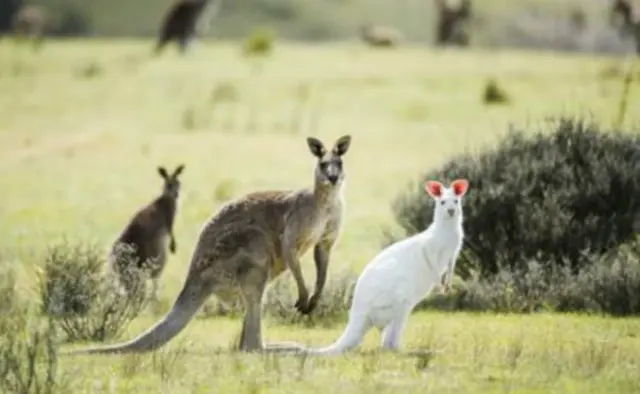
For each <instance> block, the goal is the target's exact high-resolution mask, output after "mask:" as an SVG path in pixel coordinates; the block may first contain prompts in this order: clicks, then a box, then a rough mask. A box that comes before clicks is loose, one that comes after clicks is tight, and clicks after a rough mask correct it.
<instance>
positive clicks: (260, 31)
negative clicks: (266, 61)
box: [242, 28, 275, 56]
mask: <svg viewBox="0 0 640 394" xmlns="http://www.w3.org/2000/svg"><path fill="white" fill-rule="evenodd" d="M274 42H275V34H274V32H273V31H272V30H271V29H267V28H257V29H255V30H254V31H253V32H252V33H251V35H250V36H249V37H247V39H246V40H245V41H244V43H243V46H242V49H243V52H244V54H245V55H247V56H266V55H269V54H270V53H271V51H272V50H273V45H274Z"/></svg>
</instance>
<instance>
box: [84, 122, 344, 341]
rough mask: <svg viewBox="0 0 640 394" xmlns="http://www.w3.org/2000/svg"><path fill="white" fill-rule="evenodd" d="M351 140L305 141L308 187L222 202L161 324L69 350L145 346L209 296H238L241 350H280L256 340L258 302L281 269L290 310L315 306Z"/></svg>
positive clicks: (173, 329) (336, 224)
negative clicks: (289, 289)
mask: <svg viewBox="0 0 640 394" xmlns="http://www.w3.org/2000/svg"><path fill="white" fill-rule="evenodd" d="M350 143H351V137H350V136H349V135H345V136H343V137H341V138H339V139H338V140H337V141H336V142H335V144H334V145H333V147H332V149H331V150H327V149H326V148H325V146H324V145H323V143H322V142H321V141H320V140H318V139H316V138H313V137H309V138H307V144H308V146H309V149H310V150H311V153H312V154H313V156H315V157H316V159H317V164H316V166H315V170H314V186H313V187H312V188H304V189H301V190H293V191H291V190H287V191H284V190H280V191H260V192H253V193H250V194H247V195H245V196H244V197H241V198H240V199H238V200H235V201H232V202H229V203H226V204H225V205H224V206H222V207H221V208H220V210H219V211H218V212H217V213H216V214H215V215H214V216H213V217H212V218H210V219H209V221H208V222H207V223H206V224H205V225H204V227H203V228H202V230H201V232H200V235H199V237H198V241H197V243H196V246H195V250H194V252H193V255H192V258H191V263H190V265H189V269H188V272H187V276H186V279H185V281H184V284H183V287H182V290H181V291H180V293H179V295H178V297H177V298H176V300H175V303H174V305H173V307H172V308H171V310H170V311H169V313H168V314H167V315H166V316H165V317H164V318H163V319H162V320H161V321H160V322H158V323H157V324H156V325H155V326H154V327H152V328H150V329H149V330H148V331H146V332H145V333H143V334H141V335H140V336H139V337H137V338H135V339H133V340H131V341H129V342H126V343H123V344H116V345H112V346H106V347H96V348H89V349H80V350H76V351H71V353H132V352H147V351H152V350H154V349H157V348H159V347H160V346H162V345H164V344H165V343H167V342H168V341H169V340H171V338H173V337H174V336H176V335H177V334H178V333H179V332H180V331H182V330H183V329H184V328H185V327H186V326H187V324H188V323H189V321H190V320H191V319H192V318H193V316H194V315H195V314H196V312H197V311H198V310H199V308H200V306H201V305H202V304H203V303H204V302H205V300H207V299H208V298H209V297H210V296H211V295H212V294H215V295H216V296H217V297H218V298H219V299H221V301H222V302H229V301H231V300H232V299H233V298H232V297H235V296H236V295H237V294H238V293H239V294H240V295H241V296H242V300H243V303H244V308H245V314H244V319H243V322H242V331H241V335H240V344H239V347H240V350H241V351H261V350H268V351H269V350H271V349H273V350H274V351H278V352H279V351H281V350H282V347H280V346H277V345H266V346H265V345H264V344H263V342H262V314H261V306H262V298H263V295H264V292H265V288H266V286H267V284H268V283H269V282H270V281H272V280H273V279H275V278H276V277H278V276H279V275H280V274H282V273H283V272H284V271H285V270H286V269H287V268H288V269H289V271H291V273H292V274H293V278H294V280H295V281H296V284H297V287H298V300H297V302H296V303H295V307H296V309H297V310H298V311H299V312H301V313H303V314H308V313H311V311H313V310H314V309H315V307H316V305H317V303H318V300H319V299H320V296H321V295H322V291H323V288H324V285H325V282H326V278H327V268H328V265H329V260H330V255H331V251H332V249H333V247H334V245H335V243H336V241H337V239H338V237H339V234H340V231H341V227H342V221H343V216H344V213H343V211H344V200H343V184H344V178H345V172H344V170H343V160H342V159H343V156H344V154H345V153H347V150H348V149H349V145H350ZM310 248H313V257H314V261H315V265H316V282H315V291H314V292H313V295H312V296H311V297H310V298H309V293H308V291H307V286H306V285H305V282H304V278H303V276H302V271H301V269H300V258H301V257H302V255H304V253H305V252H306V251H307V250H308V249H310ZM270 346H273V347H272V348H270Z"/></svg>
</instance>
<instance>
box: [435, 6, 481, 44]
mask: <svg viewBox="0 0 640 394" xmlns="http://www.w3.org/2000/svg"><path fill="white" fill-rule="evenodd" d="M458 3H459V4H458V6H457V7H456V6H454V5H451V4H450V1H448V0H436V5H437V7H438V22H437V30H436V45H459V46H467V45H469V36H468V33H467V32H466V31H465V29H464V27H465V24H466V23H467V22H468V21H469V20H470V19H471V17H472V11H471V0H459V2H458Z"/></svg>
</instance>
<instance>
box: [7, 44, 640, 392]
mask: <svg viewBox="0 0 640 394" xmlns="http://www.w3.org/2000/svg"><path fill="white" fill-rule="evenodd" d="M194 49H195V50H194V51H193V52H192V53H191V54H190V56H188V57H186V58H183V59H181V58H179V57H178V56H175V55H174V54H170V53H167V55H166V56H164V57H162V58H160V59H155V60H152V59H150V58H148V54H149V50H150V43H149V42H142V41H101V40H95V41H65V42H51V43H48V44H45V46H44V48H43V50H42V51H41V52H39V53H33V52H31V51H29V50H27V49H26V48H20V47H16V46H15V45H14V44H13V43H12V42H11V41H8V40H4V41H1V42H0V92H2V94H0V108H2V113H1V116H0V190H2V197H0V251H1V253H0V255H1V256H2V258H3V259H4V260H8V261H9V262H10V263H11V264H12V265H13V266H14V267H17V268H19V272H18V274H19V277H20V278H21V280H22V282H21V285H22V286H21V287H22V290H23V291H25V292H28V291H32V288H33V267H34V264H35V263H37V262H38V261H41V260H40V259H41V257H42V255H43V253H44V252H45V251H46V247H47V246H48V245H49V244H50V243H52V242H55V241H57V240H60V239H62V237H67V238H70V239H72V240H86V241H96V242H99V243H100V244H101V245H104V248H105V251H106V249H107V247H108V246H109V244H110V243H111V241H112V240H113V239H114V238H115V237H116V236H117V234H118V232H119V231H120V230H121V229H122V227H123V226H124V225H125V224H126V221H127V220H128V219H129V217H130V215H131V214H132V213H133V212H134V211H135V210H136V209H138V208H139V207H140V206H141V205H142V204H146V203H147V202H149V201H150V200H151V199H152V198H153V197H154V196H155V195H156V194H157V193H158V192H159V191H160V187H161V179H160V177H159V176H158V175H157V173H156V172H155V167H156V166H157V165H160V164H162V165H167V166H171V167H173V166H174V165H176V164H177V163H184V164H185V165H186V168H185V171H184V176H183V191H184V195H183V199H182V204H181V207H180V210H179V213H178V216H177V219H176V223H175V233H176V237H177V242H178V253H177V254H176V255H172V256H171V257H170V261H169V265H168V268H167V271H166V274H165V275H164V277H163V278H162V283H161V286H162V288H161V291H162V297H163V299H164V301H163V303H164V304H165V305H166V307H167V308H168V306H169V305H170V303H171V302H172V300H173V298H174V297H175V295H176V294H177V292H178V290H179V287H180V285H181V284H182V280H183V278H184V276H185V273H186V270H187V267H188V263H189V258H190V254H191V251H192V249H193V247H194V243H195V239H196V237H197V235H198V232H199V230H200V228H201V227H202V225H203V224H204V222H205V221H206V220H207V219H208V218H209V217H210V216H211V215H212V214H214V213H215V212H216V210H217V208H218V207H219V206H220V204H222V202H223V201H224V200H225V199H227V198H235V197H238V196H240V195H242V194H243V193H246V192H248V191H252V190H257V189H265V188H297V187H303V186H308V185H310V184H311V181H312V169H313V165H314V160H313V158H312V156H311V154H310V153H309V151H308V149H307V146H306V143H305V140H304V139H305V137H306V136H307V135H316V136H318V137H319V138H321V139H322V140H324V141H326V142H327V143H329V142H330V141H331V140H333V139H334V138H337V137H338V136H340V135H342V134H345V133H350V134H352V136H353V143H352V147H351V150H350V151H349V153H348V154H347V155H346V163H345V170H346V171H347V185H346V192H345V194H346V202H347V212H346V215H347V218H346V223H345V228H344V232H343V235H342V237H341V239H340V240H339V243H338V245H337V247H336V250H335V253H334V255H333V258H332V264H331V268H330V269H331V272H332V273H336V272H338V271H340V270H342V269H345V268H349V267H351V268H352V269H353V270H356V271H359V270H360V269H362V267H363V266H364V265H365V264H366V263H367V261H368V260H369V259H370V258H372V257H373V256H374V255H375V253H376V252H377V251H378V250H379V248H380V245H381V242H382V231H383V230H384V229H387V228H389V229H391V230H392V231H393V230H397V228H396V227H395V224H394V223H393V218H392V214H391V201H392V200H393V198H394V197H395V196H396V195H397V194H398V192H400V191H401V190H402V188H403V187H404V186H405V185H406V183H407V182H409V181H412V180H413V179H414V178H415V177H416V175H417V174H418V173H420V172H422V171H423V170H426V169H428V168H432V167H434V166H437V165H439V164H441V163H443V162H445V161H446V160H448V159H450V158H451V157H452V156H453V155H455V154H458V153H462V152H465V151H477V150H479V149H481V148H482V147H485V146H490V145H491V144H492V143H494V142H495V141H496V139H497V138H499V137H500V135H502V134H503V133H505V132H506V131H507V129H508V124H509V123H511V122H515V123H516V124H518V125H530V126H532V127H533V128H535V126H537V125H539V123H540V122H542V121H543V120H544V118H545V117H546V116H553V115H560V114H576V115H589V116H592V117H593V118H594V119H597V120H598V121H600V122H602V123H605V124H608V123H611V122H613V121H614V120H615V117H616V115H617V109H618V101H619V94H620V92H621V91H622V89H623V87H622V77H621V76H617V75H616V70H618V69H624V67H623V64H622V62H623V60H621V59H610V58H605V57H593V56H591V57H590V56H586V55H571V56H569V55H564V56H560V55H557V54H551V53H532V52H517V51H511V52H500V53H496V52H486V51H457V50H440V51H435V50H434V51H432V50H428V49H425V48H420V47H406V48H403V49H401V50H396V51H372V50H369V49H366V48H364V47H362V46H359V45H352V44H342V45H338V44H334V45H315V46H305V45H302V44H292V43H280V42H279V43H278V44H277V45H276V47H275V50H274V52H273V54H272V56H271V57H269V58H267V59H266V60H265V62H264V63H263V64H256V63H255V60H249V59H246V58H245V57H243V56H242V52H241V46H240V44H239V43H220V44H216V45H214V44H213V43H207V42H204V43H202V44H201V45H199V46H198V47H196V48H194ZM259 70H262V71H259ZM489 78H495V79H496V80H497V81H498V83H499V85H500V86H501V87H502V88H504V89H505V90H506V92H507V93H508V94H509V96H510V99H511V101H510V103H509V104H508V105H492V106H485V105H484V104H483V102H482V95H483V91H484V86H485V82H486V80H488V79H489ZM634 83H635V86H632V88H631V97H630V99H629V103H628V108H638V107H639V106H640V89H637V85H638V78H636V80H635V82H634ZM221 87H222V88H221ZM221 91H223V92H224V94H222V93H220V92H221ZM214 92H216V93H215V94H214ZM214 96H215V97H217V99H216V100H213V99H212V97H214ZM639 119H640V118H638V115H637V114H634V113H633V112H631V111H630V112H629V114H628V116H627V119H626V124H627V126H629V125H637V123H638V120H639ZM471 187H472V188H471V191H470V192H473V186H471ZM303 264H304V266H305V267H304V271H305V277H306V281H307V283H308V284H309V285H311V284H312V283H313V280H314V273H313V271H314V270H313V263H312V259H311V256H309V255H308V256H305V258H304V259H303ZM287 280H290V279H289V278H287ZM33 298H34V299H36V296H33ZM162 312H163V311H160V313H162ZM157 318H158V316H157V315H155V316H154V315H152V314H151V313H149V314H146V315H144V316H142V317H140V318H138V319H137V320H135V321H134V322H133V324H132V325H131V327H130V328H129V330H128V331H127V333H126V334H125V338H130V337H132V336H134V335H136V334H138V333H140V332H141V331H142V330H144V329H145V328H146V327H148V326H149V325H151V324H152V323H153V322H154V321H155V320H156V319H157ZM239 327H240V321H239V320H232V319H226V318H224V319H223V318H219V319H198V320H195V321H194V322H193V323H192V324H191V325H190V326H189V327H187V329H186V330H185V331H184V332H183V333H182V334H180V336H179V337H177V338H175V340H174V341H172V342H171V343H170V344H169V345H168V346H167V347H166V349H164V350H162V351H161V352H159V353H158V354H157V355H155V356H148V357H147V356H145V357H106V358H105V357H83V358H82V359H67V358H65V359H63V360H62V372H63V376H64V377H65V379H67V380H69V382H70V384H71V385H72V387H73V391H72V392H74V393H84V392H86V393H89V392H100V390H103V392H104V391H106V392H108V390H109V385H110V384H113V385H115V386H114V387H117V389H113V391H112V392H134V391H135V392H143V393H152V392H153V393H155V392H172V393H173V392H185V393H186V392H194V393H200V392H202V393H204V392H207V393H208V392H211V391H212V390H214V391H215V392H255V393H257V392H276V391H277V392H281V391H286V392H296V393H300V392H302V393H311V392H320V391H326V390H330V391H331V390H341V391H343V392H348V393H359V392H362V393H364V392H372V391H375V392H392V390H398V389H405V390H411V392H414V391H416V392H417V391H418V390H419V391H420V392H425V391H426V392H473V393H475V392H489V393H492V392H507V391H512V392H519V393H520V392H521V393H538V392H539V393H550V392H563V393H565V392H580V393H591V392H594V393H595V392H605V391H607V392H616V393H622V392H636V391H637V390H638V388H640V387H639V386H640V384H639V383H638V382H639V381H640V380H639V379H638V378H639V377H640V372H638V371H640V365H639V361H638V357H637V355H638V354H640V341H639V340H638V339H637V338H636V337H635V335H637V332H638V331H639V329H640V321H639V320H637V319H625V320H614V319H604V318H596V317H578V316H563V315H537V316H522V317H521V316H495V315H471V314H440V313H420V314H416V315H414V316H412V318H411V320H410V322H409V326H408V328H407V331H406V333H405V335H404V346H405V347H406V348H415V347H428V348H430V349H434V350H437V351H438V352H439V353H438V354H437V355H436V356H435V357H434V359H433V360H432V361H431V362H430V363H428V365H427V366H426V367H424V366H422V365H421V362H420V361H419V360H416V359H415V358H413V359H409V358H399V357H392V356H382V355H381V356H379V358H376V357H377V356H366V355H354V356H350V357H348V358H346V359H340V358H338V359H331V360H325V359H317V360H307V361H306V364H304V365H303V366H301V365H300V361H299V360H296V359H287V358H285V359H278V360H276V361H269V362H267V361H266V360H263V359H261V358H260V357H258V356H244V355H228V354H225V355H216V352H217V350H218V349H219V348H222V349H225V348H227V347H228V345H229V343H230V342H231V341H232V340H233V338H234V337H235V336H236V335H237V332H238V330H239ZM342 327H343V323H342V322H341V323H339V324H338V325H336V326H334V327H332V328H328V329H320V328H313V329H310V328H298V327H289V326H287V327H285V326H278V325H275V324H273V323H272V322H268V321H267V322H266V326H265V334H264V335H265V337H266V339H267V340H269V341H275V340H288V341H299V342H304V343H309V344H313V345H315V346H318V345H323V344H328V343H329V342H330V341H332V340H334V339H335V338H337V336H338V335H339V333H340V331H341V329H342ZM377 340H378V339H377V334H375V335H374V334H371V335H370V336H369V337H367V340H366V341H365V344H364V345H363V349H364V351H366V350H371V349H373V348H375V347H376V346H377V343H378V342H377ZM79 360H81V361H79ZM154 360H155V361H154ZM97 385H102V386H101V387H102V389H98V388H97Z"/></svg>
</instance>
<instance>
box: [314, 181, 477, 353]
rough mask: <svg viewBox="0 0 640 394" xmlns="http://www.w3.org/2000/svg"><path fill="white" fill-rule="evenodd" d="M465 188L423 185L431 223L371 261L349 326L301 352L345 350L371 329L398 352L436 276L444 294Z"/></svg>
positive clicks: (463, 184) (458, 240)
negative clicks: (412, 315) (334, 338)
mask: <svg viewBox="0 0 640 394" xmlns="http://www.w3.org/2000/svg"><path fill="white" fill-rule="evenodd" d="M468 186H469V183H468V181H467V180H464V179H458V180H455V181H454V182H453V183H452V184H451V187H450V188H445V187H444V186H443V185H442V184H441V183H440V182H436V181H428V182H427V183H426V185H425V189H426V191H427V193H428V194H429V195H430V196H431V197H432V198H433V200H434V202H435V208H434V212H433V221H432V223H431V225H429V227H428V228H427V229H426V230H425V231H423V232H421V233H418V234H415V235H413V236H411V237H409V238H406V239H404V240H402V241H399V242H396V243H394V244H392V245H390V246H388V247H386V248H385V249H384V250H382V251H381V252H380V253H379V254H378V255H377V256H376V257H374V258H373V260H372V261H371V262H370V263H369V264H368V265H367V266H366V267H365V269H364V271H363V272H362V274H361V275H360V277H359V278H358V281H357V283H356V287H355V290H354V295H353V301H352V304H351V310H350V311H349V323H348V324H347V327H346V328H345V330H344V332H343V334H342V336H340V338H339V339H338V340H337V341H336V342H335V343H333V344H332V345H330V346H328V347H324V348H320V349H308V350H306V353H308V354H318V355H320V354H323V355H335V354H340V353H343V352H345V351H348V350H351V349H353V348H355V347H357V346H358V345H359V344H360V343H361V342H362V340H363V339H364V336H365V335H366V333H367V332H368V331H369V329H371V328H372V327H376V328H378V329H380V330H382V344H381V346H382V348H383V349H385V350H394V351H395V350H397V349H398V348H399V345H400V337H401V334H402V331H403V329H404V327H405V324H406V322H407V319H408V317H409V315H410V313H411V311H412V310H413V308H414V307H415V306H416V305H417V304H418V303H419V302H420V301H421V300H422V299H423V298H425V297H426V296H427V295H428V294H429V293H430V292H431V290H432V289H433V288H434V287H435V286H436V285H437V284H438V282H440V280H441V278H442V284H444V288H445V291H447V290H448V289H449V288H450V286H451V281H452V279H453V273H454V269H455V266H456V260H457V258H458V254H459V253H460V250H461V248H462V240H463V235H464V233H463V228H462V197H463V196H464V194H465V193H466V192H467V189H468ZM443 274H445V276H444V277H443ZM303 352H305V351H304V350H303Z"/></svg>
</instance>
